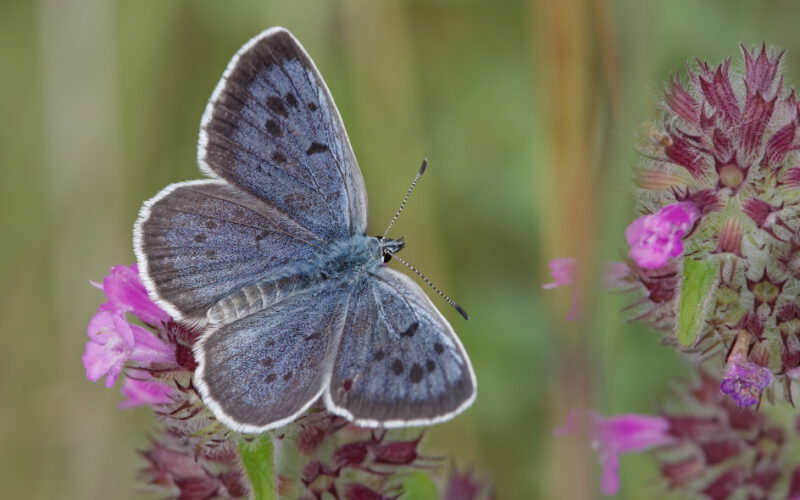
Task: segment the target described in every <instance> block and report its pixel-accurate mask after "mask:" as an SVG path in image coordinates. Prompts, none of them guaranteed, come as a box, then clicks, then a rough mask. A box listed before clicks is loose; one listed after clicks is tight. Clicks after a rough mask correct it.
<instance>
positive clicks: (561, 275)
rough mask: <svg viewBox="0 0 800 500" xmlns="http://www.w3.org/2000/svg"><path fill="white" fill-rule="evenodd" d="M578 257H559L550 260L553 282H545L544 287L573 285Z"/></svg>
mask: <svg viewBox="0 0 800 500" xmlns="http://www.w3.org/2000/svg"><path fill="white" fill-rule="evenodd" d="M577 265H578V259H576V258H574V257H559V258H557V259H553V260H551V261H550V263H549V264H548V266H550V274H551V275H553V279H554V280H555V281H553V282H552V283H545V284H544V285H542V288H544V289H545V290H550V289H551V288H556V287H559V286H565V285H571V284H573V283H574V282H575V267H576V266H577Z"/></svg>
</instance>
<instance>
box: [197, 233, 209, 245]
mask: <svg viewBox="0 0 800 500" xmlns="http://www.w3.org/2000/svg"><path fill="white" fill-rule="evenodd" d="M206 238H208V236H206V235H205V234H203V233H197V234H195V235H194V241H196V242H198V243H202V242H204V241H206Z"/></svg>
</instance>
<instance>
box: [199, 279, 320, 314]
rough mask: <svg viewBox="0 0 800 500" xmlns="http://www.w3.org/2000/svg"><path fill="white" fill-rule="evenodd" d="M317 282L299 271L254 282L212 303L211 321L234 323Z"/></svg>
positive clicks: (210, 310)
mask: <svg viewBox="0 0 800 500" xmlns="http://www.w3.org/2000/svg"><path fill="white" fill-rule="evenodd" d="M314 281H315V280H314V278H313V275H311V274H308V273H300V274H293V275H291V276H284V277H281V278H277V279H273V280H265V281H260V282H257V283H252V284H250V285H246V286H244V287H242V288H240V289H239V290H237V291H236V292H234V293H232V294H230V295H228V296H227V297H225V298H224V299H222V300H220V301H219V302H217V303H216V304H214V305H213V306H211V308H210V309H209V310H208V313H207V314H206V316H207V318H208V321H209V323H211V324H226V323H232V322H233V321H236V320H237V319H241V318H244V317H245V316H249V315H251V314H253V313H256V312H258V311H262V310H264V309H266V308H268V307H270V306H272V305H274V304H276V303H278V302H280V301H282V300H283V299H285V298H286V297H288V296H290V295H292V294H293V293H295V292H298V291H300V290H303V289H305V288H307V287H308V286H310V285H311V284H313V282H314Z"/></svg>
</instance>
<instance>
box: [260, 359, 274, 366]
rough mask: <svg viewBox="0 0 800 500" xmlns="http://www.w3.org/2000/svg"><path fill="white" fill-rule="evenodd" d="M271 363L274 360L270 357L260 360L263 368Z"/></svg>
mask: <svg viewBox="0 0 800 500" xmlns="http://www.w3.org/2000/svg"><path fill="white" fill-rule="evenodd" d="M273 364H275V361H274V360H273V359H272V358H264V359H262V360H261V366H263V367H264V368H269V367H271V366H272V365H273Z"/></svg>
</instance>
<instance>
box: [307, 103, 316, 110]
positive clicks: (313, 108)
mask: <svg viewBox="0 0 800 500" xmlns="http://www.w3.org/2000/svg"><path fill="white" fill-rule="evenodd" d="M306 107H307V108H308V110H309V111H316V110H317V105H316V104H314V103H313V102H309V103H308V104H306Z"/></svg>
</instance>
